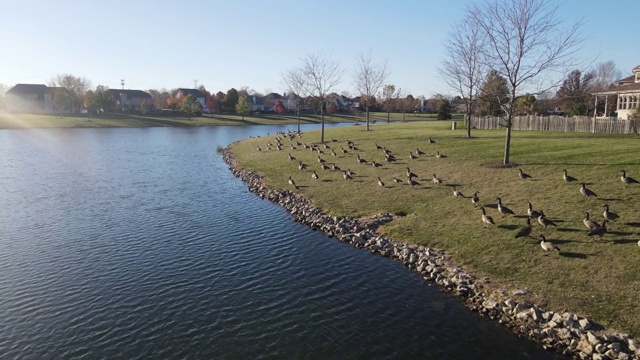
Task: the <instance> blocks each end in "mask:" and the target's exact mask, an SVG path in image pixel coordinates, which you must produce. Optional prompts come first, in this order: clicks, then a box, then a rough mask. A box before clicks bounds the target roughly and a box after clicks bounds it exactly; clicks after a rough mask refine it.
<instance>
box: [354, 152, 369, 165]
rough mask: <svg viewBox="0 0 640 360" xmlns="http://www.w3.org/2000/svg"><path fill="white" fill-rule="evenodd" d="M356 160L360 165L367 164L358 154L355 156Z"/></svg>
mask: <svg viewBox="0 0 640 360" xmlns="http://www.w3.org/2000/svg"><path fill="white" fill-rule="evenodd" d="M356 160H358V163H360V164H366V163H367V160H365V159H363V158H361V157H360V154H358V155H357V156H356Z"/></svg>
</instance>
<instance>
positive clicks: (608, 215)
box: [602, 204, 620, 221]
mask: <svg viewBox="0 0 640 360" xmlns="http://www.w3.org/2000/svg"><path fill="white" fill-rule="evenodd" d="M602 216H604V218H605V219H606V220H609V221H616V220H618V218H620V216H618V214H616V213H614V212H611V211H609V205H607V204H605V205H604V212H603V213H602Z"/></svg>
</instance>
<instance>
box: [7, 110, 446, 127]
mask: <svg viewBox="0 0 640 360" xmlns="http://www.w3.org/2000/svg"><path fill="white" fill-rule="evenodd" d="M435 116H436V115H435V114H422V113H408V114H405V116H404V119H405V120H406V121H420V120H433V119H435ZM389 118H390V120H391V121H400V120H402V119H403V116H402V114H400V113H391V114H390V117H389ZM297 121H298V120H297V118H296V117H295V116H293V115H288V114H285V115H277V114H259V115H248V116H245V117H244V119H243V118H242V117H241V116H239V115H226V114H210V115H209V114H207V115H203V116H193V117H191V119H189V118H188V117H186V116H176V115H171V116H166V115H165V116H163V115H148V116H142V115H129V114H100V115H97V116H96V115H91V116H87V115H82V116H80V115H68V114H63V115H52V114H11V113H0V129H12V128H72V127H83V128H88V127H89V128H90V127H152V126H213V125H276V124H295V123H297ZM319 121H320V120H319V117H318V116H316V115H304V116H302V117H301V119H300V122H301V124H317V123H319ZM364 121H365V120H364V114H359V115H357V116H353V115H343V114H336V115H327V116H325V122H326V123H342V122H354V123H357V122H364ZM370 121H371V122H378V123H379V122H386V121H387V114H386V113H371V114H370Z"/></svg>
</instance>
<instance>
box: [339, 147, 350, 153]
mask: <svg viewBox="0 0 640 360" xmlns="http://www.w3.org/2000/svg"><path fill="white" fill-rule="evenodd" d="M340 150H342V153H343V154H348V153H349V152H348V151H347V150H345V149H343V148H340Z"/></svg>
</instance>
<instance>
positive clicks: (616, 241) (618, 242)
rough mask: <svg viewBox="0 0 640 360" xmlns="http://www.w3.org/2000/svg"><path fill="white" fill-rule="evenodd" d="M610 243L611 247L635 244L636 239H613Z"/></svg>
mask: <svg viewBox="0 0 640 360" xmlns="http://www.w3.org/2000/svg"><path fill="white" fill-rule="evenodd" d="M611 243H612V244H613V245H625V244H637V243H638V239H614V240H612V241H611Z"/></svg>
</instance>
